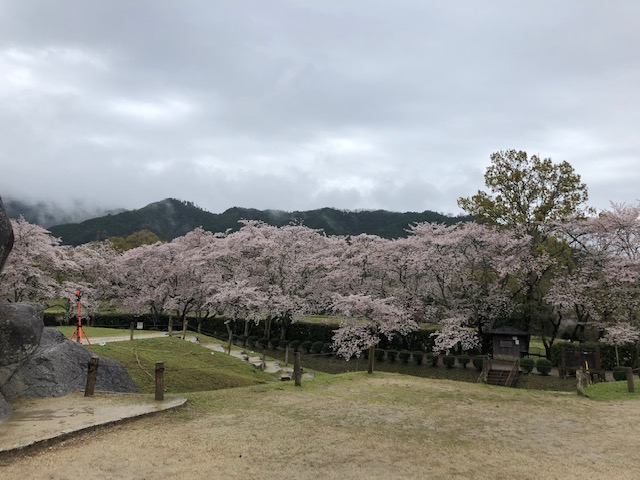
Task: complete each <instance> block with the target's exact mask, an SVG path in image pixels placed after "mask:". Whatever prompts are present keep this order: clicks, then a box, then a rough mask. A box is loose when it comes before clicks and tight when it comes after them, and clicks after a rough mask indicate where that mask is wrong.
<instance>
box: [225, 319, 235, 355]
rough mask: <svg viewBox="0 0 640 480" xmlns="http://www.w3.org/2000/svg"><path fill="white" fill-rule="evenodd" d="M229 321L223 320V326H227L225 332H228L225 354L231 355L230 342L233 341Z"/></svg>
mask: <svg viewBox="0 0 640 480" xmlns="http://www.w3.org/2000/svg"><path fill="white" fill-rule="evenodd" d="M230 323H231V321H230V320H227V321H226V322H224V326H225V327H227V332H228V333H229V345H228V347H227V355H231V344H232V343H233V330H231V325H230Z"/></svg>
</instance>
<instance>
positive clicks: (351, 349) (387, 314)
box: [333, 294, 418, 373]
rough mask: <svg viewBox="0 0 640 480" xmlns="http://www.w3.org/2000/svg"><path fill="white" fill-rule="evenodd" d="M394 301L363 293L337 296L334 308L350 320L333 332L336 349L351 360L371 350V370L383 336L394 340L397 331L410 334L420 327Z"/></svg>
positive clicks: (371, 370) (370, 371) (399, 333)
mask: <svg viewBox="0 0 640 480" xmlns="http://www.w3.org/2000/svg"><path fill="white" fill-rule="evenodd" d="M392 301H393V299H391V298H384V299H383V298H376V297H372V296H370V295H360V294H354V295H347V296H336V298H335V300H334V304H333V306H334V311H335V312H336V313H338V314H340V315H344V316H345V317H346V318H347V319H346V320H345V321H344V322H343V323H342V324H341V325H340V327H339V328H338V329H337V330H336V331H335V333H334V335H333V345H334V351H335V352H336V353H337V354H338V355H340V356H342V357H344V358H346V359H347V360H348V359H350V358H352V357H354V356H355V357H356V358H359V357H360V355H361V353H362V351H363V350H369V368H368V371H369V373H372V372H373V358H374V357H375V355H374V353H375V347H376V345H378V343H379V342H380V339H381V336H382V335H384V336H385V337H387V338H388V339H389V340H391V339H392V338H393V336H394V335H395V334H398V335H407V334H408V333H410V332H412V331H414V330H416V329H417V328H418V325H417V324H416V322H415V321H413V320H412V319H411V318H409V316H408V315H407V312H406V311H405V310H403V309H402V308H399V307H397V306H396V305H394V304H393V303H392Z"/></svg>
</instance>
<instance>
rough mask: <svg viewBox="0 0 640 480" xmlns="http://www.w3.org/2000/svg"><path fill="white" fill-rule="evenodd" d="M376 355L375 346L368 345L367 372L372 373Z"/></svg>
mask: <svg viewBox="0 0 640 480" xmlns="http://www.w3.org/2000/svg"><path fill="white" fill-rule="evenodd" d="M375 356H376V347H375V346H373V347H369V359H368V360H369V362H368V364H367V373H373V364H374V359H375Z"/></svg>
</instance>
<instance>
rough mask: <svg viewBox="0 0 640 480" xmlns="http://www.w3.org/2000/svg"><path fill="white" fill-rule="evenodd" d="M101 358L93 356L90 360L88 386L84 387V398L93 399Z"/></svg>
mask: <svg viewBox="0 0 640 480" xmlns="http://www.w3.org/2000/svg"><path fill="white" fill-rule="evenodd" d="M99 361H100V358H99V357H97V356H95V355H94V356H92V357H91V359H90V360H89V364H88V369H87V385H86V386H85V387H84V396H85V397H92V396H93V391H94V390H95V388H96V377H97V375H98V362H99Z"/></svg>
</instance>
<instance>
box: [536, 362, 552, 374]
mask: <svg viewBox="0 0 640 480" xmlns="http://www.w3.org/2000/svg"><path fill="white" fill-rule="evenodd" d="M536 370H538V372H539V373H540V374H541V375H549V372H551V362H550V361H549V360H547V359H546V358H540V359H539V360H538V361H537V362H536Z"/></svg>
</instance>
